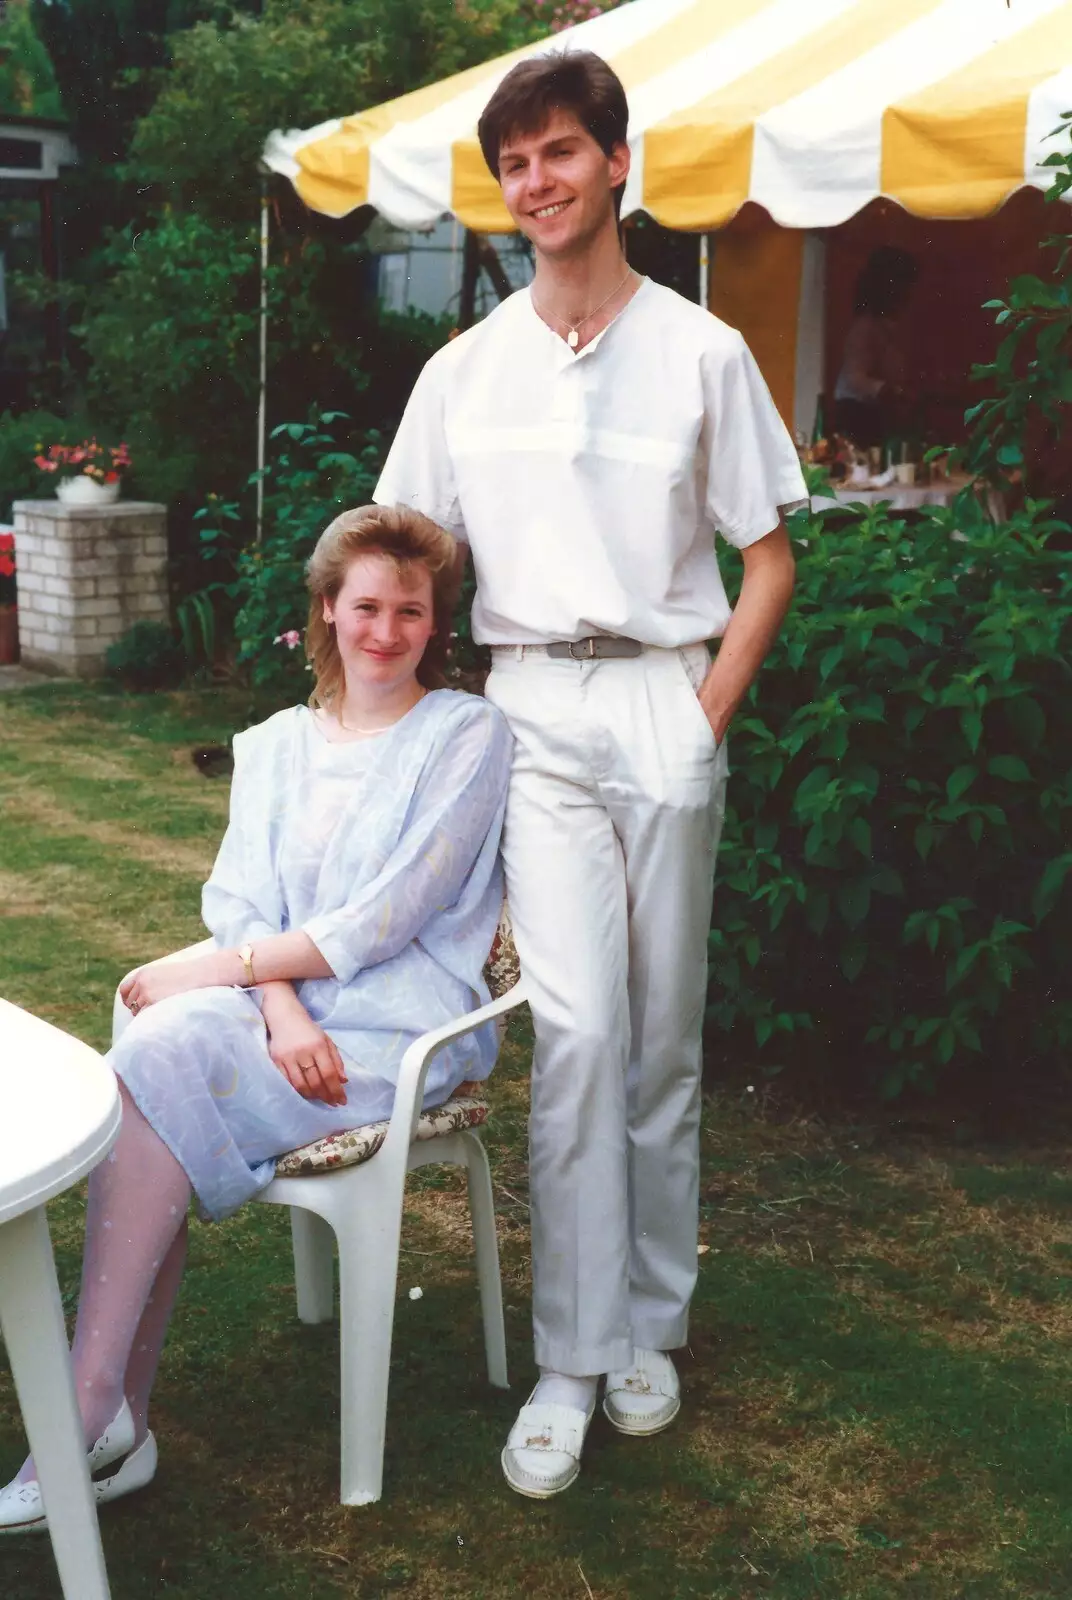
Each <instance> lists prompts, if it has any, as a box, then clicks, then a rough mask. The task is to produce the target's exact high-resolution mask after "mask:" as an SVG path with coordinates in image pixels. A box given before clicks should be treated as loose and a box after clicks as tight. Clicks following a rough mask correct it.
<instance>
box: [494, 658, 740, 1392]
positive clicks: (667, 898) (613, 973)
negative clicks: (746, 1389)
mask: <svg viewBox="0 0 1072 1600" xmlns="http://www.w3.org/2000/svg"><path fill="white" fill-rule="evenodd" d="M708 666H709V659H708V655H707V651H706V649H705V647H704V646H703V645H690V646H689V647H688V648H687V649H684V650H657V649H654V648H649V649H645V651H644V653H643V654H642V655H640V656H637V657H632V658H627V659H624V660H606V661H568V660H567V661H560V660H551V659H549V658H548V657H547V656H545V655H541V654H539V653H537V652H527V653H525V654H524V655H523V656H518V655H516V654H514V653H511V652H507V651H496V652H495V656H494V664H493V668H492V672H491V676H490V678H489V680H488V685H487V690H486V693H487V697H488V699H489V700H491V701H492V703H493V704H494V705H496V706H498V707H499V708H500V710H501V711H502V712H503V714H504V715H505V716H506V718H507V720H508V722H509V724H510V727H511V729H512V730H513V734H514V738H515V740H516V749H515V754H514V766H513V772H512V776H511V781H510V794H509V800H508V803H507V812H506V826H505V832H504V836H503V855H504V861H505V866H506V882H507V893H508V896H509V901H510V910H511V915H512V917H513V923H514V931H515V937H516V940H517V948H518V954H519V956H520V958H521V965H522V968H523V969H524V973H525V978H526V981H527V983H528V986H529V992H530V998H531V1008H532V1016H533V1022H534V1027H535V1036H536V1048H535V1053H534V1057H533V1067H532V1111H531V1117H530V1122H529V1151H530V1185H531V1200H532V1258H533V1327H534V1333H535V1346H536V1360H537V1363H538V1364H539V1365H540V1366H542V1367H548V1368H551V1369H553V1370H555V1371H558V1372H565V1373H571V1374H574V1375H577V1376H580V1375H583V1374H587V1373H602V1372H608V1371H611V1370H614V1369H616V1368H621V1367H626V1366H630V1365H631V1364H632V1360H633V1347H634V1345H642V1346H643V1347H645V1348H647V1349H655V1350H671V1349H675V1348H677V1347H678V1346H680V1345H682V1344H684V1343H685V1341H686V1339H687V1336H688V1307H689V1300H690V1298H691V1296H692V1291H693V1289H694V1287H695V1283H696V1242H697V1220H698V1190H699V1126H700V1073H701V1029H702V1024H703V1012H704V1002H705V996H706V986H707V934H708V930H709V927H710V920H711V894H712V884H713V873H714V858H715V851H716V849H717V846H718V836H719V833H720V831H721V827H722V817H723V812H724V808H725V787H726V775H727V770H728V769H727V762H726V753H725V748H724V746H719V745H717V744H716V742H715V738H714V735H713V734H712V732H711V728H710V724H709V723H708V721H707V718H706V716H705V715H704V713H703V710H702V708H701V706H700V703H699V701H698V700H697V698H696V689H697V687H698V686H699V684H700V682H702V680H703V677H704V674H705V673H706V671H707V668H708Z"/></svg>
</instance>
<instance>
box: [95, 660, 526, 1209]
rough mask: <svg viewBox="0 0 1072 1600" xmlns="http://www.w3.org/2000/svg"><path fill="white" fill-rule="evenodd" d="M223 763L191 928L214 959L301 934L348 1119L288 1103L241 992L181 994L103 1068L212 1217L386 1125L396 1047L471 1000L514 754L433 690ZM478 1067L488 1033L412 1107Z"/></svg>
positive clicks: (292, 723)
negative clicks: (214, 841)
mask: <svg viewBox="0 0 1072 1600" xmlns="http://www.w3.org/2000/svg"><path fill="white" fill-rule="evenodd" d="M234 752H235V773H234V779H233V782H232V787H231V813H230V822H229V825H228V828H227V833H226V835H225V837H224V840H223V844H222V845H221V847H220V853H219V856H218V857H217V860H216V864H215V866H214V867H213V869H212V875H211V877H210V878H209V880H208V882H207V883H206V884H205V887H204V891H203V895H202V915H203V917H204V920H205V924H206V926H207V927H208V929H209V931H210V932H211V933H212V935H213V937H214V938H215V940H216V943H217V945H219V946H220V947H221V948H224V949H230V948H234V947H235V946H237V945H240V944H242V943H244V942H245V941H246V940H249V941H250V942H251V943H253V944H254V945H255V944H256V941H257V940H258V939H263V938H266V937H267V936H268V935H270V934H275V933H285V932H286V931H287V930H288V929H292V928H301V929H303V930H304V932H305V933H307V934H308V935H309V937H310V939H312V941H313V943H314V944H315V945H316V946H317V948H318V949H319V951H320V952H321V954H322V955H323V956H324V958H325V959H326V960H327V962H328V963H329V965H330V966H331V969H332V971H333V973H334V974H335V976H334V977H332V978H316V979H308V980H306V981H304V982H302V983H298V984H296V985H295V987H296V989H297V992H298V995H299V997H300V999H301V1001H302V1004H303V1005H304V1006H305V1008H306V1010H307V1011H308V1012H309V1014H310V1016H311V1017H312V1018H313V1019H314V1021H316V1022H317V1023H319V1025H320V1026H321V1027H322V1028H323V1029H324V1030H325V1032H326V1033H327V1034H329V1035H330V1037H331V1038H332V1039H333V1040H334V1041H335V1043H336V1045H337V1046H338V1048H339V1050H340V1052H341V1054H342V1056H343V1059H344V1061H345V1062H346V1071H347V1076H348V1078H349V1082H348V1084H347V1085H346V1091H347V1094H346V1104H345V1106H332V1105H327V1104H325V1103H324V1102H322V1101H318V1100H306V1099H304V1098H303V1097H302V1096H301V1095H299V1094H298V1093H297V1091H296V1090H294V1089H292V1088H291V1086H290V1084H289V1083H288V1081H287V1079H286V1078H285V1077H284V1076H283V1074H282V1073H281V1072H280V1071H279V1070H278V1068H276V1067H275V1066H274V1065H273V1063H272V1061H271V1058H270V1056H269V1054H268V1047H267V1034H266V1031H265V1027H264V1022H263V1020H262V1018H261V1013H260V1009H259V1007H258V1004H257V999H256V991H255V990H254V991H250V992H247V991H246V990H244V989H225V988H215V989H197V990H193V991H191V992H189V993H187V994H181V995H175V996H173V997H172V998H171V999H169V1000H164V1001H161V1002H160V1003H159V1004H157V1005H154V1006H150V1007H149V1008H147V1009H146V1010H145V1011H143V1012H141V1013H139V1015H138V1016H137V1017H135V1018H134V1019H132V1021H131V1022H130V1023H129V1025H128V1026H127V1027H126V1028H125V1029H124V1031H123V1033H122V1034H121V1036H120V1037H119V1039H118V1040H117V1042H116V1043H115V1045H114V1046H113V1048H112V1051H111V1055H110V1057H109V1059H110V1061H111V1063H112V1065H113V1067H114V1068H115V1071H116V1072H117V1074H118V1075H119V1077H121V1078H122V1080H123V1082H124V1083H125V1084H126V1086H127V1088H128V1090H129V1091H130V1094H131V1095H132V1097H133V1099H134V1101H135V1103H136V1105H137V1106H138V1108H139V1110H140V1111H141V1112H142V1114H143V1115H144V1116H145V1117H146V1118H147V1119H148V1121H149V1122H150V1123H151V1125H152V1126H153V1128H155V1130H156V1132H157V1133H158V1134H159V1135H160V1137H161V1138H162V1139H163V1140H164V1142H165V1144H167V1146H168V1148H169V1149H170V1150H171V1151H172V1153H173V1154H174V1155H175V1157H176V1158H177V1160H178V1161H179V1162H180V1163H181V1165H182V1166H183V1168H184V1169H185V1171H186V1173H187V1175H188V1177H189V1179H190V1182H191V1184H192V1185H193V1188H194V1191H195V1193H196V1194H197V1197H198V1200H199V1201H200V1204H201V1207H202V1210H203V1212H204V1213H205V1214H206V1215H208V1216H210V1217H213V1218H218V1217H223V1216H226V1215H227V1214H228V1213H230V1212H232V1211H234V1210H235V1209H236V1208H237V1207H238V1206H240V1205H241V1204H242V1202H243V1201H245V1200H248V1199H249V1198H250V1196H251V1195H254V1194H256V1192H257V1191H258V1190H259V1189H261V1188H263V1187H264V1185H265V1184H267V1183H268V1182H269V1181H270V1180H271V1178H272V1175H273V1171H274V1165H275V1158H276V1157H277V1156H279V1155H280V1154H281V1153H282V1152H283V1151H285V1150H292V1149H296V1148H297V1147H298V1146H300V1145H303V1144H308V1143H311V1142H312V1140H314V1139H319V1138H322V1137H323V1136H324V1135H325V1134H328V1133H333V1132H336V1131H338V1130H340V1129H343V1128H354V1127H360V1126H361V1125H362V1124H364V1123H367V1122H375V1121H378V1120H379V1119H381V1118H383V1117H387V1116H389V1115H390V1112H391V1107H392V1104H393V1101H394V1090H395V1084H396V1082H397V1077H398V1069H399V1065H400V1062H401V1059H402V1055H403V1053H404V1052H405V1050H406V1047H407V1046H408V1045H409V1044H410V1043H412V1041H413V1040H414V1039H416V1038H417V1037H418V1036H419V1035H420V1034H422V1033H425V1032H426V1031H427V1030H428V1029H430V1028H435V1027H439V1026H440V1025H442V1024H443V1023H446V1022H449V1021H451V1020H452V1019H454V1018H456V1017H458V1016H461V1015H462V1014H463V1013H464V1012H466V1011H469V1010H472V1009H473V1008H474V1007H475V1006H478V1005H482V1004H483V1003H484V1002H485V1001H486V1000H487V998H488V995H487V989H486V987H485V985H484V980H483V976H482V968H483V965H484V962H485V960H486V959H487V955H488V951H489V948H490V946H491V941H492V937H493V935H494V932H495V927H496V923H497V921H498V917H499V912H500V909H501V905H502V879H501V875H500V867H499V860H498V847H499V834H500V831H501V828H502V817H503V808H504V804H505V798H506V786H507V780H508V777H509V770H510V755H511V738H510V734H509V731H508V729H507V727H506V723H505V721H504V719H503V718H502V716H501V715H500V713H499V712H498V711H496V710H495V709H494V707H492V706H491V705H489V704H488V703H487V701H485V700H481V699H478V698H477V697H476V696H474V695H468V694H461V693H458V692H457V691H455V690H450V689H440V690H436V691H434V692H432V693H430V694H427V695H425V697H424V698H423V699H422V700H420V701H418V703H417V705H416V706H414V708H413V709H412V711H410V712H408V713H407V715H406V716H404V717H403V718H402V719H401V721H399V722H397V723H395V724H394V726H393V727H391V728H389V729H388V730H387V731H386V732H384V733H382V734H378V735H376V736H375V737H373V738H369V739H364V740H355V741H354V742H352V743H346V744H332V743H330V742H329V741H328V740H327V739H326V738H325V736H324V734H323V732H322V730H321V728H320V726H319V725H318V724H317V722H316V720H315V719H314V716H313V714H312V712H311V711H310V710H309V709H308V708H307V707H305V706H296V707H293V708H292V709H290V710H288V711H280V712H279V713H278V714H277V715H276V716H274V717H270V718H269V719H268V721H267V722H264V723H261V724H260V726H259V727H256V728H250V729H248V730H247V731H246V732H245V733H240V734H238V735H237V736H236V738H235V741H234ZM495 1052H496V1036H495V1030H494V1026H493V1025H489V1026H487V1027H485V1028H483V1029H481V1030H480V1031H479V1032H477V1033H475V1034H470V1035H467V1036H466V1037H465V1038H463V1039H460V1040H458V1041H456V1042H455V1043H454V1044H452V1045H451V1046H450V1047H449V1048H447V1049H446V1050H444V1051H442V1052H441V1053H440V1054H439V1055H438V1056H437V1057H436V1058H435V1060H434V1061H433V1062H432V1065H431V1068H430V1069H429V1073H428V1079H427V1086H426V1093H425V1105H426V1106H431V1105H438V1104H440V1103H441V1102H442V1101H444V1100H446V1099H447V1098H448V1097H449V1095H450V1093H451V1091H452V1090H453V1089H454V1088H456V1087H457V1085H458V1084H459V1083H461V1082H463V1081H464V1080H466V1079H481V1078H485V1077H486V1076H487V1075H488V1073H489V1072H490V1071H491V1068H492V1066H493V1065H494V1061H495Z"/></svg>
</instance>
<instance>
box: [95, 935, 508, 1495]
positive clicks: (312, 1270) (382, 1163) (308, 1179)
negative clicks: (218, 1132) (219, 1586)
mask: <svg viewBox="0 0 1072 1600" xmlns="http://www.w3.org/2000/svg"><path fill="white" fill-rule="evenodd" d="M210 949H212V941H211V940H206V941H204V942H203V943H201V944H198V945H192V946H190V947H189V948H188V949H186V950H180V951H177V952H175V954H174V955H173V956H168V957H167V958H166V959H167V960H180V959H182V958H183V957H184V956H190V955H195V954H200V953H201V952H202V951H204V950H210ZM525 999H526V993H525V988H524V982H523V981H519V982H517V983H515V984H514V985H513V986H512V987H511V988H510V989H509V990H507V992H506V993H505V994H503V995H501V996H500V997H499V998H498V999H494V1000H492V1001H491V1002H490V1003H489V1004H488V1005H486V1006H481V1007H480V1009H479V1010H477V1011H471V1012H469V1013H468V1014H467V1015H466V1016H463V1017H459V1018H458V1020H457V1021H456V1022H452V1023H449V1024H447V1025H446V1026H444V1027H442V1028H437V1029H435V1030H433V1031H432V1032H430V1033H426V1034H424V1035H422V1037H421V1038H419V1039H416V1040H415V1041H414V1042H413V1044H411V1045H410V1047H409V1049H408V1050H407V1051H406V1053H405V1055H404V1056H403V1058H402V1065H401V1068H400V1070H399V1076H398V1087H397V1089H396V1090H395V1099H394V1107H393V1109H392V1112H391V1118H390V1124H389V1126H388V1129H387V1134H386V1137H385V1138H384V1139H383V1142H382V1144H381V1145H379V1146H378V1147H377V1148H376V1149H375V1152H374V1153H373V1154H372V1155H370V1156H368V1157H365V1158H363V1157H361V1156H358V1157H357V1158H356V1159H357V1162H358V1164H356V1165H339V1166H335V1167H332V1168H330V1169H327V1170H323V1171H318V1172H316V1173H315V1175H310V1176H300V1177H276V1178H274V1179H273V1180H272V1182H271V1183H270V1184H269V1185H268V1186H267V1188H266V1189H263V1190H262V1191H261V1192H260V1194H258V1195H257V1197H256V1198H257V1199H258V1200H260V1201H262V1202H264V1203H265V1204H268V1205H285V1206H290V1207H291V1214H290V1226H291V1240H292V1244H293V1249H294V1282H295V1289H296V1292H297V1301H298V1316H299V1318H300V1319H301V1321H302V1322H306V1323H317V1322H327V1321H329V1320H330V1319H331V1317H332V1315H333V1311H334V1283H333V1274H332V1257H333V1254H334V1251H333V1244H336V1245H337V1247H338V1259H339V1302H340V1336H339V1360H340V1368H341V1391H342V1404H341V1413H342V1425H341V1452H340V1453H341V1468H340V1500H341V1502H342V1504H343V1505H351V1506H353V1505H368V1504H370V1503H371V1502H372V1501H375V1500H378V1499H379V1498H380V1495H381V1493H382V1489H383V1451H384V1439H385V1435H386V1425H387V1388H388V1380H389V1375H390V1364H391V1340H392V1335H393V1331H394V1308H395V1296H396V1292H397V1282H398V1255H399V1240H400V1236H401V1229H402V1205H403V1199H404V1195H405V1187H406V1174H407V1173H408V1172H412V1171H413V1170H414V1168H416V1167H421V1166H425V1165H426V1164H428V1163H430V1162H446V1163H452V1164H456V1165H458V1166H462V1167H464V1168H465V1169H466V1174H467V1177H468V1191H469V1210H470V1214H471V1216H472V1224H473V1244H474V1251H475V1255H476V1270H477V1281H478V1283H479V1287H480V1302H481V1310H482V1314H483V1323H484V1349H485V1354H486V1359H487V1366H488V1379H489V1381H490V1382H491V1383H492V1384H493V1385H494V1386H495V1387H496V1388H499V1389H505V1388H508V1387H509V1384H508V1380H507V1373H506V1335H505V1328H504V1324H503V1306H502V1284H501V1280H500V1276H499V1246H498V1238H497V1235H496V1231H495V1207H494V1201H493V1197H492V1189H491V1172H490V1169H489V1167H488V1158H487V1154H486V1152H485V1150H484V1146H483V1144H482V1143H481V1140H480V1135H479V1133H478V1132H477V1131H476V1129H475V1128H473V1127H468V1128H461V1129H452V1130H451V1131H448V1132H438V1131H436V1130H434V1128H433V1127H432V1123H433V1120H434V1119H435V1117H436V1113H435V1112H430V1113H427V1114H426V1115H425V1116H424V1117H423V1118H422V1115H421V1105H422V1102H423V1099H424V1084H425V1079H426V1077H427V1075H428V1068H429V1065H430V1063H431V1061H432V1059H433V1057H435V1056H436V1055H437V1054H438V1053H439V1051H440V1050H442V1049H443V1047H444V1046H445V1045H447V1044H449V1043H450V1041H451V1040H452V1039H457V1038H460V1037H461V1036H462V1035H463V1034H466V1033H470V1032H472V1031H473V1029H475V1028H478V1027H480V1026H481V1024H482V1023H485V1022H489V1021H491V1020H492V1019H493V1018H497V1017H501V1016H503V1015H504V1014H505V1013H506V1012H508V1011H510V1010H512V1009H513V1008H514V1007H515V1006H518V1005H521V1004H522V1003H523V1002H524V1001H525ZM113 1018H114V1029H113V1036H116V1035H117V1034H118V1031H119V1030H120V1029H121V1028H122V1027H124V1026H125V1025H126V1024H127V1023H128V1022H129V1021H130V1013H129V1012H128V1011H127V1009H126V1007H125V1006H124V1005H123V1002H122V1000H121V999H120V998H119V994H118V991H117V993H116V998H115V1010H114V1013H113ZM449 1104H450V1102H448V1106H449ZM445 1109H447V1108H444V1110H445ZM321 1142H322V1143H323V1142H324V1141H321ZM308 1148H309V1149H315V1148H316V1146H310V1147H308ZM281 1159H286V1158H281Z"/></svg>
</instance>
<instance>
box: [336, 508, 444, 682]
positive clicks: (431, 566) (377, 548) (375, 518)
mask: <svg viewBox="0 0 1072 1600" xmlns="http://www.w3.org/2000/svg"><path fill="white" fill-rule="evenodd" d="M457 548H458V547H457V545H456V544H455V542H454V540H453V539H452V538H451V536H450V534H449V533H445V532H444V531H443V529H442V528H439V527H437V526H436V524H435V523H434V522H432V521H431V520H430V519H429V518H428V517H425V516H422V514H421V513H420V512H419V511H413V510H411V509H410V507H408V506H358V507H357V509H356V510H354V511H344V512H342V513H341V515H339V516H337V517H336V518H335V521H334V522H332V523H330V524H329V525H328V527H326V528H325V529H324V531H323V533H322V534H321V535H320V538H319V539H318V540H317V542H316V549H315V550H314V551H313V553H312V555H311V556H310V557H309V562H308V565H307V567H306V587H307V588H308V590H309V622H308V625H307V626H306V629H305V653H306V655H307V656H308V658H309V661H310V662H311V663H312V668H313V674H314V678H315V683H314V687H313V692H312V694H311V695H310V696H309V704H310V705H311V706H321V707H327V706H329V705H330V704H331V703H332V701H334V700H336V699H337V698H338V697H340V696H341V694H342V692H343V687H344V681H345V679H344V672H343V665H342V657H341V656H340V655H339V646H338V643H337V641H336V638H335V628H334V626H333V625H332V624H331V623H329V622H326V621H325V619H324V601H325V600H327V601H329V602H330V603H331V604H332V605H334V603H335V601H336V599H337V598H338V594H339V590H340V589H341V588H342V586H343V584H344V582H345V581H346V574H347V572H348V571H349V569H350V564H351V562H352V561H354V560H356V558H357V557H358V556H370V555H378V556H382V557H383V558H384V559H385V560H386V561H389V562H390V563H391V565H392V566H393V567H394V569H395V571H396V572H397V574H398V576H399V577H400V578H401V579H402V581H403V582H406V581H407V579H408V578H414V579H415V577H416V574H415V573H414V568H415V567H424V569H425V570H426V571H427V573H428V574H429V576H430V577H431V580H432V610H433V615H434V619H435V633H434V634H433V635H432V637H431V639H429V641H428V647H427V649H426V650H425V652H424V655H423V656H422V658H421V661H420V664H419V665H418V667H417V681H418V682H419V683H421V684H423V685H424V687H425V688H426V689H438V688H441V687H442V686H443V684H444V682H445V675H444V666H445V664H446V657H447V648H448V645H449V642H450V625H451V619H452V617H453V615H454V604H455V600H456V599H457V579H456V575H455V554H456V551H457Z"/></svg>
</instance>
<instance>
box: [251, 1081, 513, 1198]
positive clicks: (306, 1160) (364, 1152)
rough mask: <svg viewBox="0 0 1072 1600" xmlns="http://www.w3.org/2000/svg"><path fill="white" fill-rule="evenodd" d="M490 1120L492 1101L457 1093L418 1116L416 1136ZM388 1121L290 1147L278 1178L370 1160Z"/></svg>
mask: <svg viewBox="0 0 1072 1600" xmlns="http://www.w3.org/2000/svg"><path fill="white" fill-rule="evenodd" d="M487 1120H488V1103H487V1101H486V1100H483V1099H481V1098H479V1097H478V1096H477V1095H465V1096H462V1095H456V1096H455V1097H454V1098H453V1099H452V1100H445V1101H444V1102H443V1104H442V1105H441V1106H433V1107H432V1109H431V1110H430V1111H424V1112H422V1113H421V1115H420V1117H419V1118H418V1119H417V1131H416V1133H415V1134H414V1138H415V1139H437V1138H439V1136H440V1135H441V1134H444V1133H459V1132H460V1131H461V1130H462V1129H463V1128H479V1127H481V1126H482V1124H483V1123H485V1122H486V1121H487ZM390 1126H391V1124H390V1123H389V1122H388V1121H386V1120H385V1121H383V1122H369V1123H366V1124H365V1126H364V1127H363V1128H350V1129H349V1130H348V1131H346V1132H343V1133H329V1134H328V1136H327V1138H326V1139H317V1140H316V1141H315V1142H314V1143H313V1144H305V1145H302V1147H301V1149H300V1150H289V1151H288V1152H287V1154H286V1155H285V1156H280V1157H279V1160H278V1161H277V1162H276V1164H275V1175H276V1177H277V1178H309V1177H315V1176H316V1174H317V1173H320V1172H334V1171H335V1169H336V1168H337V1167H356V1166H358V1165H359V1164H360V1163H361V1162H362V1161H370V1160H371V1159H372V1157H373V1156H374V1155H375V1154H376V1152H377V1150H378V1149H379V1148H380V1146H381V1145H382V1144H383V1141H384V1140H385V1139H386V1137H387V1130H388V1128H389V1127H390Z"/></svg>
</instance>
